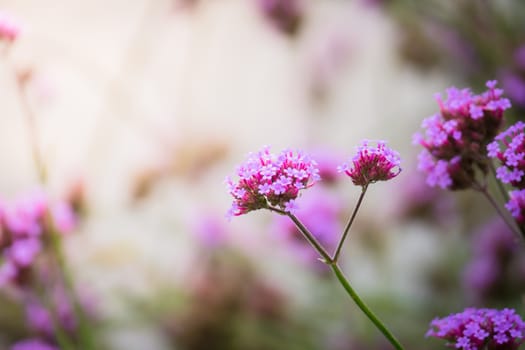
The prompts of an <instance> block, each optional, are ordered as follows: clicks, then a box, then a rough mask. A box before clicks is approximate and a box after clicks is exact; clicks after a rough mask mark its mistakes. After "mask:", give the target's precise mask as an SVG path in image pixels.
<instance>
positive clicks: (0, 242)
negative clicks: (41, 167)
mask: <svg viewBox="0 0 525 350" xmlns="http://www.w3.org/2000/svg"><path fill="white" fill-rule="evenodd" d="M47 218H49V219H51V220H48V219H47ZM49 224H51V225H53V229H56V230H57V231H59V232H61V233H67V232H69V231H70V230H72V229H73V228H74V227H75V225H76V215H75V213H74V212H73V209H72V208H71V206H69V205H68V204H67V203H65V202H60V203H58V204H53V205H51V203H50V201H49V199H48V197H47V196H46V195H45V194H44V193H43V192H41V191H35V192H32V193H30V194H28V195H24V196H22V197H19V198H18V199H17V200H15V201H13V202H10V203H0V253H1V254H2V257H3V259H2V260H3V263H1V264H0V286H2V285H5V284H7V283H16V284H21V283H23V279H24V277H25V276H26V275H27V271H29V269H30V268H31V266H32V264H33V263H34V262H35V260H36V259H37V257H38V254H39V253H40V252H41V251H42V250H43V249H44V242H45V235H46V232H47V231H49Z"/></svg>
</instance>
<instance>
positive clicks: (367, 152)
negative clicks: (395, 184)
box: [339, 140, 401, 186]
mask: <svg viewBox="0 0 525 350" xmlns="http://www.w3.org/2000/svg"><path fill="white" fill-rule="evenodd" d="M400 163H401V158H400V157H399V153H397V152H396V151H394V150H392V149H391V148H389V147H387V145H386V142H385V141H378V142H377V143H376V145H375V146H371V145H369V141H367V140H364V141H363V142H362V144H361V146H359V147H357V154H356V155H355V156H354V157H353V158H352V159H351V160H350V162H348V163H345V164H343V165H342V166H340V167H339V171H340V172H344V173H346V174H347V175H348V176H350V178H351V179H352V182H353V183H354V184H355V185H357V186H367V185H369V184H371V183H374V182H377V181H386V180H390V179H392V178H394V177H396V176H397V175H398V174H399V173H400V172H401V168H400Z"/></svg>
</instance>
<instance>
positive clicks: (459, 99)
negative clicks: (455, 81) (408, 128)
mask: <svg viewBox="0 0 525 350" xmlns="http://www.w3.org/2000/svg"><path fill="white" fill-rule="evenodd" d="M486 86H487V88H488V90H487V91H485V92H484V93H482V94H479V95H475V94H473V93H472V92H471V91H470V90H469V89H461V90H460V89H457V88H455V87H451V88H449V89H447V98H446V99H443V98H442V97H441V96H440V95H438V96H437V97H436V99H437V102H438V104H439V107H440V112H439V113H437V114H435V115H433V116H431V117H428V118H426V119H425V120H424V121H423V123H422V128H423V129H425V132H424V135H422V134H421V133H417V134H416V135H414V143H416V144H419V145H421V146H423V147H424V149H423V151H422V152H421V154H420V156H419V170H421V171H423V172H425V173H427V174H428V177H427V183H428V184H429V185H430V186H439V187H442V188H448V189H452V190H457V189H465V188H469V187H471V185H472V183H473V180H474V175H475V170H476V169H479V170H481V171H483V172H486V171H487V169H486V164H485V159H486V157H487V156H486V146H487V144H488V143H489V142H491V141H492V140H493V139H494V137H495V136H496V135H497V132H498V130H499V128H500V127H501V125H502V122H503V112H504V111H505V110H506V109H508V108H510V106H511V105H510V101H509V100H508V99H507V98H504V97H502V95H503V90H501V89H497V88H496V81H489V82H487V84H486Z"/></svg>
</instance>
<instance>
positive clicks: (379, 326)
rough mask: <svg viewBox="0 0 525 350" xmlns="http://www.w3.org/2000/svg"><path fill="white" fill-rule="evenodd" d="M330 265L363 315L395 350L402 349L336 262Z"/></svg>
mask: <svg viewBox="0 0 525 350" xmlns="http://www.w3.org/2000/svg"><path fill="white" fill-rule="evenodd" d="M330 267H331V268H332V270H333V271H334V273H335V275H336V276H337V279H338V280H339V282H340V283H341V285H342V286H343V288H344V289H345V291H346V292H347V293H348V295H349V296H350V297H351V298H352V299H353V300H354V302H355V303H356V304H357V306H358V307H359V308H360V309H361V311H363V312H364V313H365V315H366V316H367V317H368V319H369V320H370V321H372V323H373V324H374V325H375V326H376V327H377V329H379V331H381V333H383V335H384V336H385V337H386V338H387V339H388V341H389V342H390V343H391V344H392V346H393V347H394V348H396V349H397V350H403V346H402V345H401V343H399V341H398V340H397V339H396V337H395V336H394V335H393V334H392V333H391V332H390V331H389V330H388V328H386V326H385V324H384V323H383V322H381V320H380V319H379V318H378V317H377V316H376V315H375V314H374V313H373V312H372V310H370V308H369V307H368V306H367V305H366V304H365V302H364V301H363V300H361V298H360V297H359V295H358V294H357V293H356V292H355V290H354V289H353V288H352V286H351V285H350V283H349V282H348V280H347V279H346V277H345V276H344V274H343V272H342V271H341V269H340V268H339V266H338V265H337V263H335V262H334V263H332V264H330Z"/></svg>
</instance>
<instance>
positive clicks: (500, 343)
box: [426, 308, 525, 350]
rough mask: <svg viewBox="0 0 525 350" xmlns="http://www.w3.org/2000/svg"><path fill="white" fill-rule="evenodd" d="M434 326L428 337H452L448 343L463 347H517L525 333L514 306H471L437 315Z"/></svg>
mask: <svg viewBox="0 0 525 350" xmlns="http://www.w3.org/2000/svg"><path fill="white" fill-rule="evenodd" d="M430 326H431V328H430V330H429V331H428V332H427V334H426V336H427V337H436V338H440V339H445V340H448V341H449V343H448V345H450V346H451V347H454V348H456V349H463V350H477V349H490V350H513V349H517V348H518V347H519V346H520V345H521V343H523V340H524V339H523V337H524V336H525V322H523V320H522V319H521V317H520V316H519V315H517V314H516V312H515V311H514V310H512V309H503V310H496V309H475V308H467V309H465V310H464V311H463V312H461V313H457V314H453V315H450V316H447V317H444V318H441V319H440V318H436V319H434V320H433V321H432V323H431V324H430Z"/></svg>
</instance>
